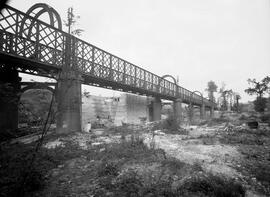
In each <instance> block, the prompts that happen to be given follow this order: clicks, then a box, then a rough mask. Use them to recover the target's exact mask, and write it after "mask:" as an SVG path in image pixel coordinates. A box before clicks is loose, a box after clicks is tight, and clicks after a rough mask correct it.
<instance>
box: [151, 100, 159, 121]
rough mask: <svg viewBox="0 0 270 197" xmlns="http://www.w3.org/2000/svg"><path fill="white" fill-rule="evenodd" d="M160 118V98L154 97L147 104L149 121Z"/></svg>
mask: <svg viewBox="0 0 270 197" xmlns="http://www.w3.org/2000/svg"><path fill="white" fill-rule="evenodd" d="M158 120H161V99H160V98H159V97H154V98H153V100H152V101H151V104H150V106H149V121H158Z"/></svg>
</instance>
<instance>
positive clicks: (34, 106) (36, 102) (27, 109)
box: [19, 89, 56, 122]
mask: <svg viewBox="0 0 270 197" xmlns="http://www.w3.org/2000/svg"><path fill="white" fill-rule="evenodd" d="M51 99H52V93H51V92H50V91H48V90H41V89H33V90H28V91H26V92H25V93H24V94H23V95H22V97H21V104H22V106H23V107H22V110H20V113H19V119H20V120H25V121H27V122H35V121H40V122H42V121H43V120H44V119H45V118H46V117H47V112H48V110H49V106H50V102H51ZM55 113H56V103H55V101H54V103H53V113H52V114H53V116H52V119H53V120H54V119H55Z"/></svg>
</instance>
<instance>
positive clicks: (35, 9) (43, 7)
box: [20, 3, 62, 39]
mask: <svg viewBox="0 0 270 197" xmlns="http://www.w3.org/2000/svg"><path fill="white" fill-rule="evenodd" d="M44 13H47V14H48V15H49V18H50V21H49V24H50V25H51V26H53V27H55V28H58V29H60V30H62V20H61V17H60V15H59V14H58V12H57V11H56V10H55V9H54V8H52V7H50V6H49V5H47V4H45V3H37V4H35V5H33V6H32V7H30V8H29V9H28V11H27V12H26V15H25V17H24V18H23V19H22V22H21V29H20V35H22V34H23V33H24V31H25V30H28V34H27V38H28V39H29V38H30V37H31V35H32V29H33V27H34V25H35V24H36V23H35V21H33V20H31V24H28V25H26V20H27V19H29V18H28V17H27V16H31V17H33V18H34V19H38V18H39V17H40V16H41V15H42V14H44Z"/></svg>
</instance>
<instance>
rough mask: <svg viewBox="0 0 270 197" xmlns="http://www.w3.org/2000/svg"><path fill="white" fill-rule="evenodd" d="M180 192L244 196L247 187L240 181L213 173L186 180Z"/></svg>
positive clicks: (202, 194)
mask: <svg viewBox="0 0 270 197" xmlns="http://www.w3.org/2000/svg"><path fill="white" fill-rule="evenodd" d="M178 194H182V195H183V194H185V195H187V194H189V195H194V194H200V195H199V196H213V197H214V196H217V197H244V196H245V189H244V188H243V186H242V185H241V184H240V183H237V182H236V181H234V180H232V179H229V178H226V177H220V176H217V175H213V174H199V175H195V176H192V177H191V178H190V179H188V180H186V181H185V182H184V184H183V185H181V186H180V187H179V188H178Z"/></svg>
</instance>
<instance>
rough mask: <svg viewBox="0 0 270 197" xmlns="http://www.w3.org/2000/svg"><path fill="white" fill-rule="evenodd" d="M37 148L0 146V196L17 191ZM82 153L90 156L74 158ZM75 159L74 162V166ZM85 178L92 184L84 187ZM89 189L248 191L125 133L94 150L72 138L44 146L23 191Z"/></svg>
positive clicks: (106, 192)
mask: <svg viewBox="0 0 270 197" xmlns="http://www.w3.org/2000/svg"><path fill="white" fill-rule="evenodd" d="M122 132H124V131H122ZM33 148H34V144H31V145H21V144H17V145H14V146H8V147H4V148H3V149H2V150H1V154H2V155H3V157H1V159H0V161H1V170H0V176H1V182H0V183H1V188H0V189H1V195H0V196H14V191H15V192H16V190H17V187H18V186H20V184H21V180H20V179H18V177H21V175H22V174H23V173H25V171H26V170H28V169H27V168H25V167H26V166H27V165H26V164H27V161H29V158H31V154H32V152H33ZM160 155H164V156H163V157H161V156H160ZM82 156H83V158H85V159H81V160H80V162H79V163H74V162H73V161H76V160H78V159H79V158H82ZM72 162H73V164H72V166H73V167H70V168H69V167H68V166H70V164H71V163H72ZM64 163H65V164H66V165H65V167H63V170H62V172H63V173H64V174H63V175H59V176H55V177H51V176H49V177H48V174H50V173H49V172H50V171H51V170H52V169H58V166H59V165H62V164H64ZM85 166H89V167H85ZM2 167H4V168H2ZM3 169H5V170H3ZM63 177H69V179H68V181H66V182H63ZM187 177H189V178H187ZM65 180H66V179H65ZM50 183H51V185H50ZM85 183H87V185H85V186H83V187H82V185H84V184H85ZM49 185H50V187H52V188H51V189H50V187H48V186H49ZM45 186H46V187H45ZM89 188H90V189H89ZM42 190H44V192H43V193H42V192H41V191H42ZM225 190H227V192H226V191H225ZM86 191H89V192H90V194H88V195H94V196H100V197H103V196H123V197H125V196H142V197H143V196H148V197H150V196H157V197H161V196H165V197H166V196H171V197H174V196H192V195H193V196H221V197H222V196H228V197H230V196H231V197H234V196H243V195H242V194H243V192H244V188H243V187H242V186H241V185H239V184H238V183H236V182H235V181H234V180H229V179H225V178H224V177H219V176H215V175H211V174H208V173H206V172H204V171H203V169H202V167H201V165H200V164H199V163H196V164H194V165H189V164H186V163H184V162H182V161H179V160H177V159H174V158H171V157H168V156H166V154H165V152H164V151H163V150H161V149H152V148H148V147H147V146H146V145H145V144H144V143H143V139H142V138H141V137H140V136H137V135H134V136H133V137H131V138H130V139H128V140H126V139H122V140H121V142H120V143H111V144H106V145H105V144H103V145H99V146H93V147H91V148H90V149H89V150H82V149H81V148H80V147H79V146H78V145H77V144H76V143H74V142H70V141H68V140H67V141H65V147H57V148H55V149H45V148H42V149H41V151H40V152H39V154H38V158H37V160H36V162H35V164H34V167H33V168H32V169H31V171H30V176H29V179H28V180H27V182H26V187H25V191H24V194H25V196H32V195H34V194H36V195H38V196H46V194H47V193H50V195H51V196H59V195H60V196H65V195H71V193H72V194H73V195H74V196H79V195H81V194H82V193H84V192H86ZM40 192H41V193H40ZM76 192H77V193H76ZM42 194H44V195H42ZM21 196H22V195H21Z"/></svg>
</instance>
